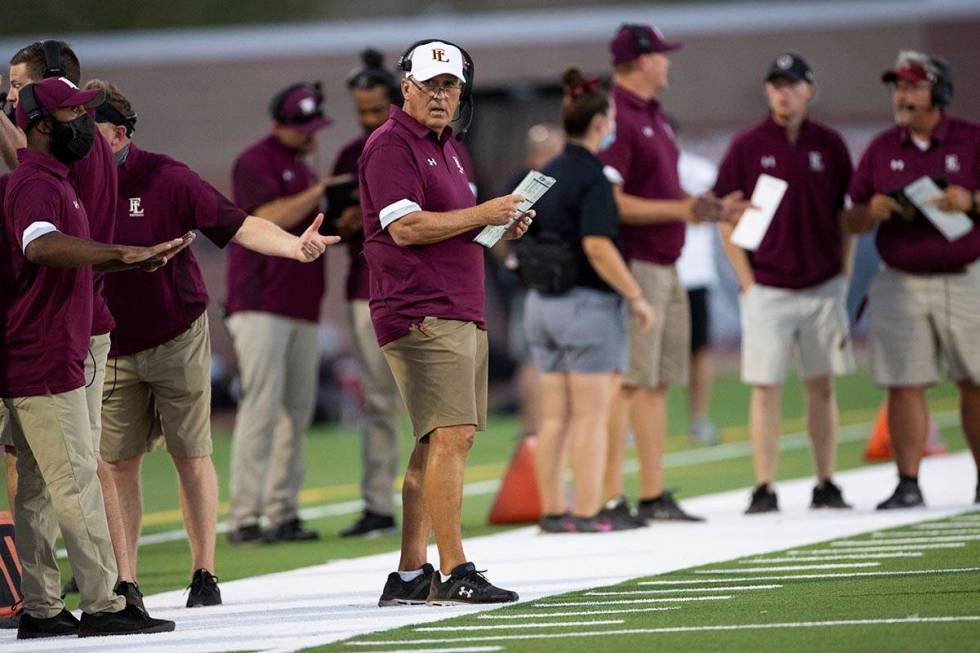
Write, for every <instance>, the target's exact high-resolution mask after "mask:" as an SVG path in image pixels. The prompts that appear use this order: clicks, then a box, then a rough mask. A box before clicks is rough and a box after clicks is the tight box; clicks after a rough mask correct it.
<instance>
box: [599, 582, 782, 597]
mask: <svg viewBox="0 0 980 653" xmlns="http://www.w3.org/2000/svg"><path fill="white" fill-rule="evenodd" d="M780 587H782V585H739V586H737V587H703V588H702V587H699V588H697V589H674V590H623V591H610V592H605V591H597V592H586V593H585V595H586V596H628V595H630V594H675V593H677V592H749V591H752V590H775V589H779V588H780Z"/></svg>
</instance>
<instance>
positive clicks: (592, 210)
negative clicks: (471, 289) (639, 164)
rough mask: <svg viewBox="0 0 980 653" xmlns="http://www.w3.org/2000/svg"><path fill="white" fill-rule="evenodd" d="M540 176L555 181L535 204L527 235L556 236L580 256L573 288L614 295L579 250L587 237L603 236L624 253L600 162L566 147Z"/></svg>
mask: <svg viewBox="0 0 980 653" xmlns="http://www.w3.org/2000/svg"><path fill="white" fill-rule="evenodd" d="M542 172H543V173H544V174H546V175H548V176H549V177H554V178H555V179H556V180H557V181H556V182H555V185H554V186H552V187H551V190H549V191H548V192H547V193H545V195H544V197H542V198H541V199H540V200H538V202H537V204H535V206H534V209H535V211H537V217H536V218H535V220H534V222H533V223H532V224H531V227H530V230H529V231H530V234H531V235H532V236H540V235H542V234H548V235H549V236H556V237H558V238H559V239H561V240H562V241H564V242H566V243H568V244H569V245H571V246H572V247H574V248H575V250H576V251H577V252H578V254H579V256H578V266H579V270H578V282H577V283H576V284H575V285H576V286H583V287H586V288H595V289H597V290H604V291H606V292H615V291H614V290H613V289H612V288H611V287H610V286H609V284H607V283H606V282H605V281H603V280H602V278H601V277H599V275H598V274H597V273H596V271H595V269H594V268H593V267H592V264H590V263H589V260H588V258H586V256H585V252H584V251H583V249H582V239H583V238H585V237H586V236H605V237H606V238H610V239H611V240H612V241H613V243H615V245H616V247H617V248H618V249H619V251H620V253H622V251H623V245H622V241H621V240H620V236H619V211H618V210H617V209H616V202H615V200H613V193H612V186H611V185H610V183H609V181H608V180H607V179H606V176H605V175H604V174H603V172H602V162H601V161H599V159H598V158H597V157H596V156H595V155H594V154H592V152H590V151H588V150H587V149H585V148H584V147H582V146H580V145H575V144H572V143H569V144H567V145H565V150H564V151H563V152H562V153H561V154H559V155H558V156H557V157H555V158H554V159H552V161H551V162H550V163H549V164H548V165H547V166H545V168H544V170H542Z"/></svg>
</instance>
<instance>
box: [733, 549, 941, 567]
mask: <svg viewBox="0 0 980 653" xmlns="http://www.w3.org/2000/svg"><path fill="white" fill-rule="evenodd" d="M921 556H922V552H921V551H897V552H894V553H863V554H855V555H839V556H834V555H830V556H796V557H788V558H755V559H753V560H739V561H738V562H739V564H743V565H752V564H757V563H760V562H763V563H767V564H774V563H778V562H781V563H785V562H821V561H823V560H869V559H873V558H919V557H921Z"/></svg>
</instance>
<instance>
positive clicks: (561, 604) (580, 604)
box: [531, 594, 734, 609]
mask: <svg viewBox="0 0 980 653" xmlns="http://www.w3.org/2000/svg"><path fill="white" fill-rule="evenodd" d="M731 598H734V597H733V596H732V595H731V594H722V595H721V596H672V597H669V598H668V597H661V598H657V599H616V600H615V601H557V602H551V601H549V602H547V603H535V604H534V605H532V606H531V607H532V608H535V609H540V608H585V607H588V606H590V605H634V604H644V603H690V602H693V601H727V600H729V599H731Z"/></svg>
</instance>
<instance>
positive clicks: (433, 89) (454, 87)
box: [408, 77, 463, 97]
mask: <svg viewBox="0 0 980 653" xmlns="http://www.w3.org/2000/svg"><path fill="white" fill-rule="evenodd" d="M408 81H410V82H412V85H413V86H415V88H417V89H418V90H420V91H422V92H423V93H426V94H427V95H431V96H432V97H439V96H440V95H445V96H446V97H452V96H454V95H459V93H460V91H462V90H463V83H462V82H460V81H459V80H458V79H454V80H453V81H451V82H446V83H444V84H440V83H439V82H434V81H432V80H426V81H424V82H418V81H415V78H414V77H409V78H408Z"/></svg>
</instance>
